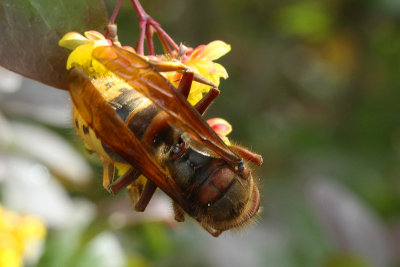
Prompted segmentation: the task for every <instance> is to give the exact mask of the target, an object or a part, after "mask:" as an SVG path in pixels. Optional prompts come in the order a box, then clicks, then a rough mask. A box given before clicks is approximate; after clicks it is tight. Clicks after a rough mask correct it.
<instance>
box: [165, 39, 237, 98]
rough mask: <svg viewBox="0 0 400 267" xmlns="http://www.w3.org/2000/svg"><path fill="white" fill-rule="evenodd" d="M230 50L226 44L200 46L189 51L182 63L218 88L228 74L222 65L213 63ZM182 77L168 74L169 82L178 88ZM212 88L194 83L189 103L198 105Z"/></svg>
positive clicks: (214, 43)
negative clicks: (221, 79)
mask: <svg viewBox="0 0 400 267" xmlns="http://www.w3.org/2000/svg"><path fill="white" fill-rule="evenodd" d="M230 50H231V46H230V45H228V44H226V43H225V42H223V41H213V42H211V43H209V44H207V45H200V46H198V47H196V48H195V49H194V50H189V51H188V53H187V54H186V55H185V56H184V58H183V60H182V63H183V64H185V65H186V66H187V67H189V68H190V69H191V70H192V71H193V72H195V73H198V74H200V75H201V76H203V77H205V78H206V79H208V80H210V81H212V82H213V83H214V84H215V85H217V86H218V85H219V80H220V78H224V79H227V78H228V73H227V72H226V70H225V68H224V67H223V66H222V65H221V64H218V63H215V62H213V61H214V60H217V59H218V58H220V57H222V56H223V55H225V54H226V53H228V52H229V51H230ZM181 77H182V74H180V73H172V74H167V78H168V80H169V81H170V82H171V83H173V84H174V85H175V86H178V83H179V82H178V81H179V80H180V78H181ZM210 88H211V87H210V86H208V85H204V84H201V83H198V82H194V83H193V84H192V88H191V90H190V94H189V97H188V101H189V103H190V104H192V105H194V104H196V103H197V102H198V101H199V100H200V99H201V98H202V97H203V94H204V93H207V92H208V91H209V90H210Z"/></svg>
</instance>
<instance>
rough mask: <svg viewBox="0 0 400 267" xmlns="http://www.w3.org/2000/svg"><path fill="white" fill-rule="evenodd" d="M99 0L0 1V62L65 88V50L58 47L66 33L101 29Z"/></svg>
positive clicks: (103, 15) (104, 20)
mask: <svg viewBox="0 0 400 267" xmlns="http://www.w3.org/2000/svg"><path fill="white" fill-rule="evenodd" d="M106 23H107V12H106V9H105V6H104V3H103V1H102V0H1V1H0V29H1V35H0V65H1V66H3V67H5V68H7V69H9V70H12V71H14V72H17V73H19V74H22V75H24V76H26V77H28V78H31V79H34V80H37V81H39V82H42V83H45V84H47V85H50V86H54V87H57V88H60V89H66V77H67V70H66V69H65V66H66V59H67V56H68V52H67V51H66V50H65V49H64V48H61V47H59V46H58V41H59V39H60V38H61V37H62V36H63V35H64V34H65V33H67V32H70V31H77V32H84V31H87V30H97V31H100V32H102V31H103V29H104V27H105V25H106Z"/></svg>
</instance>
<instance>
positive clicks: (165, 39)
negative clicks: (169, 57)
mask: <svg viewBox="0 0 400 267" xmlns="http://www.w3.org/2000/svg"><path fill="white" fill-rule="evenodd" d="M120 1H121V0H120ZM131 2H132V4H133V6H134V7H135V10H136V13H137V14H138V17H139V25H140V35H139V40H138V42H137V44H136V52H137V53H138V54H141V55H143V54H144V37H145V35H146V39H147V48H148V50H149V54H150V55H155V51H154V42H153V34H152V32H151V27H154V29H155V30H156V31H157V35H158V36H159V37H160V40H161V43H162V45H163V47H164V48H165V49H166V50H167V51H168V53H170V54H171V53H172V50H171V48H170V47H169V45H168V44H170V45H171V46H172V48H173V49H174V50H176V51H178V50H179V46H178V45H177V44H176V43H175V42H174V40H172V38H171V37H170V36H169V35H168V34H167V33H166V32H165V31H164V30H163V29H162V28H161V25H160V24H159V23H158V22H157V21H155V20H154V19H153V18H152V17H150V16H149V15H148V14H147V13H146V11H144V9H143V7H142V5H141V4H140V2H139V0H131Z"/></svg>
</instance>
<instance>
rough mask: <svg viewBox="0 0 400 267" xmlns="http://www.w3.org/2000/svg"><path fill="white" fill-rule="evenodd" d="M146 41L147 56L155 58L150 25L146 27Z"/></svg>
mask: <svg viewBox="0 0 400 267" xmlns="http://www.w3.org/2000/svg"><path fill="white" fill-rule="evenodd" d="M146 41H147V48H148V50H149V55H151V56H155V54H156V53H155V51H154V43H153V33H152V29H151V25H150V24H147V25H146Z"/></svg>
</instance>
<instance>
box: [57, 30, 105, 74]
mask: <svg viewBox="0 0 400 267" xmlns="http://www.w3.org/2000/svg"><path fill="white" fill-rule="evenodd" d="M84 34H85V36H83V35H81V34H79V33H77V32H69V33H66V34H65V35H64V36H63V38H61V40H60V41H59V42H58V45H59V46H62V47H65V48H67V49H70V50H73V51H72V52H71V54H70V55H69V57H68V60H67V69H68V70H69V69H71V68H74V67H75V68H80V69H82V70H83V72H84V73H85V74H86V75H88V76H90V77H97V76H99V75H102V74H106V73H107V72H108V70H107V69H106V68H105V67H104V66H103V65H102V64H100V62H98V61H97V60H95V59H94V58H93V57H92V51H93V49H94V48H96V47H98V46H109V45H111V42H110V41H109V40H107V39H106V38H105V37H104V36H103V35H102V34H101V33H99V32H96V31H87V32H85V33H84Z"/></svg>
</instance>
